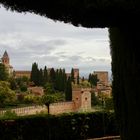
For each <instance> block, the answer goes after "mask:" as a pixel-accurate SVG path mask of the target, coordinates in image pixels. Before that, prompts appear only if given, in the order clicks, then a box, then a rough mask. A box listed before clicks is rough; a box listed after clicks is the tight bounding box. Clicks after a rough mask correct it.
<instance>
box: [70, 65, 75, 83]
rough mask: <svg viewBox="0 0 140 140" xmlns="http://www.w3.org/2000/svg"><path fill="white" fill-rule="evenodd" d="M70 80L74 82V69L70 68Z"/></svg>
mask: <svg viewBox="0 0 140 140" xmlns="http://www.w3.org/2000/svg"><path fill="white" fill-rule="evenodd" d="M71 81H72V82H73V83H74V84H75V79H74V69H73V68H72V69H71Z"/></svg>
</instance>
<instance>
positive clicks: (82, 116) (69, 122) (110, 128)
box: [0, 112, 119, 140]
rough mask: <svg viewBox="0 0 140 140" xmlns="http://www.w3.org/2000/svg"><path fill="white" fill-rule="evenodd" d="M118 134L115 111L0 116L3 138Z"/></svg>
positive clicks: (60, 139) (52, 139)
mask: <svg viewBox="0 0 140 140" xmlns="http://www.w3.org/2000/svg"><path fill="white" fill-rule="evenodd" d="M103 118H104V121H103ZM104 126H105V127H104ZM103 128H105V129H103ZM118 134H119V129H118V125H117V122H116V120H115V117H114V113H103V112H95V113H70V114H62V115H57V116H55V115H47V114H46V115H45V114H42V115H35V116H24V117H16V118H14V119H13V120H11V119H9V120H8V119H7V120H2V119H1V120H0V139H1V140H80V139H87V138H95V137H102V136H108V135H118Z"/></svg>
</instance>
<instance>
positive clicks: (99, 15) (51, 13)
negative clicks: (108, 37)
mask: <svg viewBox="0 0 140 140" xmlns="http://www.w3.org/2000/svg"><path fill="white" fill-rule="evenodd" d="M0 3H1V4H3V5H4V6H5V7H6V8H7V9H8V8H10V9H11V10H16V11H18V12H33V13H36V14H39V15H41V16H46V17H48V18H51V19H53V20H60V21H64V22H65V23H72V24H73V25H75V26H84V27H110V26H116V25H117V26H118V25H122V24H123V25H125V24H128V23H130V22H131V23H134V22H135V21H137V18H138V17H139V16H140V1H139V0H135V1H134V0H129V1H128V0H40V1H35V0H30V1H29V0H20V1H19V0H1V1H0Z"/></svg>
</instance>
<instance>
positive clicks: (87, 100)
mask: <svg viewBox="0 0 140 140" xmlns="http://www.w3.org/2000/svg"><path fill="white" fill-rule="evenodd" d="M90 91H91V89H90V88H74V89H73V90H72V100H73V102H74V110H75V111H88V110H90V109H91V92H90Z"/></svg>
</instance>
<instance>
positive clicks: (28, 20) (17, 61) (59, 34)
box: [0, 6, 111, 76]
mask: <svg viewBox="0 0 140 140" xmlns="http://www.w3.org/2000/svg"><path fill="white" fill-rule="evenodd" d="M108 36H109V35H108V29H107V28H102V29H100V28H90V29H87V28H83V27H75V26H73V25H71V24H65V23H63V22H59V21H53V20H51V19H48V18H46V17H41V16H39V15H35V14H33V13H26V14H25V13H17V12H11V11H10V10H8V11H7V10H5V9H4V8H3V7H2V6H0V57H2V55H3V53H4V51H5V50H6V51H7V52H8V54H9V57H10V64H11V65H12V66H13V68H14V70H31V66H32V63H34V62H36V63H38V66H39V68H44V66H47V67H48V68H51V67H54V68H65V69H66V72H70V71H71V68H79V69H80V76H88V74H89V73H92V72H93V71H97V70H99V71H108V72H109V73H111V56H110V49H109V37H108Z"/></svg>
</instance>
